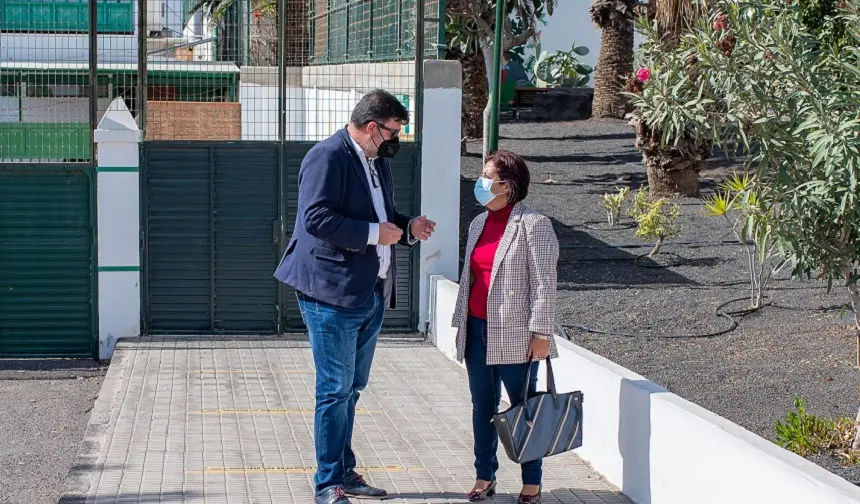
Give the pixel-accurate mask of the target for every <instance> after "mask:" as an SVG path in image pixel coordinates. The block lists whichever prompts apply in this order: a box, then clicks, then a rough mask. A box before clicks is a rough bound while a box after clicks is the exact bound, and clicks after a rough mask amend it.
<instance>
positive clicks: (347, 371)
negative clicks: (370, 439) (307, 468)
mask: <svg viewBox="0 0 860 504" xmlns="http://www.w3.org/2000/svg"><path fill="white" fill-rule="evenodd" d="M297 297H298V300H299V309H300V310H301V312H302V319H303V320H304V322H305V325H306V326H307V328H308V333H309V334H310V340H311V350H312V351H313V354H314V365H315V367H316V408H315V411H314V446H315V448H316V457H317V472H316V476H314V483H315V486H316V493H317V494H318V495H319V494H320V493H322V492H323V491H324V490H326V489H328V488H331V487H334V486H339V485H342V484H343V483H344V482H345V481H348V480H349V479H351V478H354V477H355V476H356V475H355V471H354V470H355V465H356V460H355V453H353V451H352V428H353V423H354V421H355V405H356V403H357V402H358V398H359V395H360V394H361V391H362V390H364V388H365V387H366V386H367V381H368V379H369V378H370V365H371V363H372V362H373V353H374V351H375V350H376V341H377V338H378V337H379V330H380V329H381V328H382V317H383V315H384V313H385V300H384V298H383V295H382V287H381V285H380V286H377V288H376V289H375V290H374V293H373V295H371V296H370V297H369V298H368V300H367V301H366V302H365V303H364V305H362V306H360V307H358V308H342V307H339V306H333V305H329V304H326V303H323V302H321V301H317V300H315V299H313V298H311V297H309V296H305V295H303V294H298V295H297Z"/></svg>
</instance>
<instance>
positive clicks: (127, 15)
mask: <svg viewBox="0 0 860 504" xmlns="http://www.w3.org/2000/svg"><path fill="white" fill-rule="evenodd" d="M97 6H98V7H97V8H98V27H99V32H100V33H134V0H99V1H98V3H97ZM0 30H4V31H13V32H30V33H87V32H88V31H89V1H88V0H71V1H63V0H0Z"/></svg>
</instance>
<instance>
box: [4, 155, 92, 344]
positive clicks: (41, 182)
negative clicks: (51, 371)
mask: <svg viewBox="0 0 860 504" xmlns="http://www.w3.org/2000/svg"><path fill="white" fill-rule="evenodd" d="M95 221H96V218H95V191H94V184H93V169H92V168H91V167H89V166H82V165H68V166H60V165H47V164H42V165H26V164H10V165H3V166H0V357H10V356H15V357H35V356H49V357H71V356H93V355H97V350H98V331H97V326H98V322H97V318H98V317H97V312H96V301H95V299H96V285H97V283H96V272H95V260H96V253H95V250H96V245H95Z"/></svg>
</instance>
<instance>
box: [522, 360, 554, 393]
mask: <svg viewBox="0 0 860 504" xmlns="http://www.w3.org/2000/svg"><path fill="white" fill-rule="evenodd" d="M544 360H545V361H546V391H547V392H549V393H550V394H552V397H553V399H555V398H556V397H558V391H557V390H556V388H555V373H554V372H553V370H552V361H551V360H550V358H549V357H547V358H546V359H544ZM533 362H536V361H529V363H528V365H527V366H526V381H525V386H524V387H523V404H527V402H528V400H529V383H530V382H531V377H532V363H533Z"/></svg>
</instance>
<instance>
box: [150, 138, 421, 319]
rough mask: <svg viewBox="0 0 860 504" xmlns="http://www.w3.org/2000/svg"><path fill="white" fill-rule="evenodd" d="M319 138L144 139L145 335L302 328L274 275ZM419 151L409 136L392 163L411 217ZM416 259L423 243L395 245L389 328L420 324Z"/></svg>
mask: <svg viewBox="0 0 860 504" xmlns="http://www.w3.org/2000/svg"><path fill="white" fill-rule="evenodd" d="M314 144H315V142H287V143H283V144H281V143H278V142H174V141H150V142H146V143H144V147H143V163H142V165H141V166H142V168H141V180H142V183H143V186H142V193H143V198H142V206H143V211H142V221H143V222H142V226H141V229H142V234H143V240H142V246H143V289H142V297H143V299H142V301H143V331H144V332H146V333H172V334H181V333H194V334H212V333H233V334H238V333H241V334H276V333H282V332H288V331H300V332H303V331H304V330H305V327H304V324H303V322H302V319H301V315H300V314H299V311H298V306H297V303H296V298H295V293H294V292H293V291H292V289H290V288H288V287H286V286H283V285H281V284H280V283H279V282H277V281H276V280H275V279H274V277H273V276H272V275H273V273H274V271H275V268H276V267H277V264H278V260H279V259H280V257H281V254H282V253H283V251H284V248H285V247H286V245H287V243H288V241H289V238H290V236H291V235H292V231H293V225H294V223H295V218H296V211H297V210H296V209H297V202H298V187H297V180H298V173H299V167H300V166H301V162H302V159H303V158H304V156H305V154H307V152H308V150H310V148H311V147H313V145H314ZM417 156H418V149H417V146H416V145H415V144H411V143H406V144H403V146H402V148H401V149H400V153H399V154H398V155H397V157H396V158H394V160H393V162H392V175H393V178H394V187H395V199H396V204H397V207H398V209H399V210H400V211H401V212H403V213H406V214H411V213H413V212H414V211H415V210H416V209H417V208H419V207H420V205H419V201H418V198H419V194H418V193H419V191H418V190H417V187H418V185H419V184H420V183H419V180H418V177H417V172H418V170H417V166H418V159H417ZM281 230H283V233H282V232H281ZM417 257H418V256H417V248H416V249H412V250H410V249H406V248H403V247H398V252H397V268H398V273H399V281H398V283H397V296H398V308H397V309H395V310H389V312H388V313H387V315H386V319H385V327H386V329H388V330H400V331H403V330H409V331H411V330H415V329H416V327H417V320H418V312H417V309H418V308H417V299H418V297H417V281H416V277H417V265H418V261H417Z"/></svg>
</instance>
